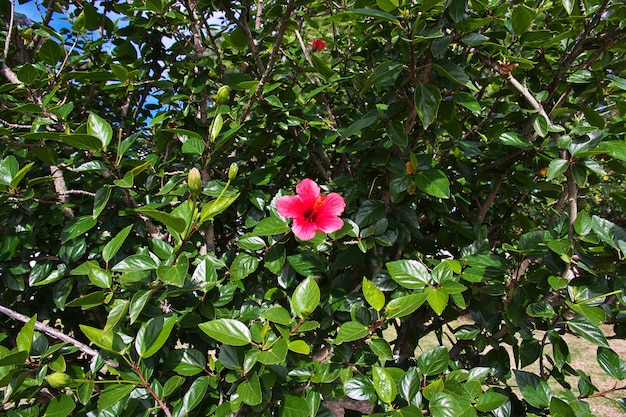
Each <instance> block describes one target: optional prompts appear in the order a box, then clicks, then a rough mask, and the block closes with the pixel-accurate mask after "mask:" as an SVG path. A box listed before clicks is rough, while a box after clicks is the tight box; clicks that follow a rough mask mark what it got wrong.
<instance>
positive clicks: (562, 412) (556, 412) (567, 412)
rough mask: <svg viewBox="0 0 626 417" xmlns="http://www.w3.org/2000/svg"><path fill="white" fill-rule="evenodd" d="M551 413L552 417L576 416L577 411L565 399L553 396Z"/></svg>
mask: <svg viewBox="0 0 626 417" xmlns="http://www.w3.org/2000/svg"><path fill="white" fill-rule="evenodd" d="M550 415H551V416H552V417H576V412H575V411H574V409H572V407H570V405H569V404H568V403H566V402H565V401H563V400H561V399H560V398H557V397H552V398H551V399H550Z"/></svg>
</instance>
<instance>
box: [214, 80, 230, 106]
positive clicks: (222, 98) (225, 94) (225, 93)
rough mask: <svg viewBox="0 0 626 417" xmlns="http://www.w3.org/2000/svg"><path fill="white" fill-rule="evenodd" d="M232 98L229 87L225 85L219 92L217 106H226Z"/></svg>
mask: <svg viewBox="0 0 626 417" xmlns="http://www.w3.org/2000/svg"><path fill="white" fill-rule="evenodd" d="M229 98H230V88H228V86H227V85H223V86H221V87H220V88H219V90H217V99H216V101H217V104H226V103H227V102H228V99H229Z"/></svg>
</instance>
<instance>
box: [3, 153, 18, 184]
mask: <svg viewBox="0 0 626 417" xmlns="http://www.w3.org/2000/svg"><path fill="white" fill-rule="evenodd" d="M19 168H20V166H19V164H18V162H17V159H15V157H14V156H13V155H9V156H7V157H6V158H4V159H3V160H2V161H0V185H5V186H7V187H8V186H10V184H11V182H13V178H14V177H15V174H17V171H18V170H19Z"/></svg>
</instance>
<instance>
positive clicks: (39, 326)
mask: <svg viewBox="0 0 626 417" xmlns="http://www.w3.org/2000/svg"><path fill="white" fill-rule="evenodd" d="M0 313H2V314H4V315H6V316H9V317H10V318H12V319H13V320H17V321H21V322H22V323H28V321H29V320H30V318H29V317H26V316H25V315H23V314H20V313H18V312H17V311H13V310H11V309H10V308H8V307H5V306H3V305H0ZM35 330H38V331H40V332H42V333H44V334H46V335H48V336H50V337H52V338H54V339H57V340H60V341H62V342H65V343H69V344H71V345H73V346H76V347H77V348H78V350H80V351H81V352H83V353H84V354H86V355H89V356H92V357H96V356H98V352H97V351H95V350H94V349H92V348H90V347H89V346H87V345H86V344H84V343H82V342H79V341H78V340H76V339H74V338H72V337H70V336H68V335H66V334H65V333H62V332H60V331H58V330H56V329H54V328H52V327H50V326H48V325H45V324H43V323H41V322H39V321H35ZM105 363H106V364H107V365H109V366H111V367H113V368H117V367H118V366H119V365H118V364H117V363H116V362H113V361H112V360H107V361H106V362H105Z"/></svg>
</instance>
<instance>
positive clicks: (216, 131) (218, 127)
mask: <svg viewBox="0 0 626 417" xmlns="http://www.w3.org/2000/svg"><path fill="white" fill-rule="evenodd" d="M223 123H224V121H223V119H222V115H221V114H219V113H218V114H217V115H216V116H215V119H213V121H212V122H211V128H210V129H209V131H210V136H209V138H210V139H211V142H214V141H215V139H217V137H218V136H219V135H220V132H221V131H222V125H223Z"/></svg>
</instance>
